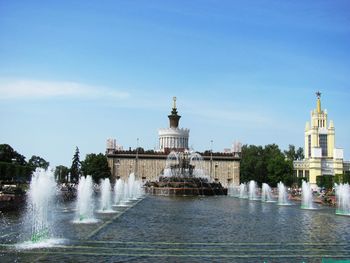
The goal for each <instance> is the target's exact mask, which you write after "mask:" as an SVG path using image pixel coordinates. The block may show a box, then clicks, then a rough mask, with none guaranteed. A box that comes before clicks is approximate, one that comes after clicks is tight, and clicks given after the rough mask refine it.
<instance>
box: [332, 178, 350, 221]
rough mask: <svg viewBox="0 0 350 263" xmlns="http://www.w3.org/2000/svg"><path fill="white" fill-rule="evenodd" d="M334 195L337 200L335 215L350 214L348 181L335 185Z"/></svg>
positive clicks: (349, 187)
mask: <svg viewBox="0 0 350 263" xmlns="http://www.w3.org/2000/svg"><path fill="white" fill-rule="evenodd" d="M335 195H336V198H337V199H336V200H337V209H336V211H335V213H336V214H337V215H347V216H349V215H350V186H349V184H348V183H346V184H339V185H337V184H336V185H335Z"/></svg>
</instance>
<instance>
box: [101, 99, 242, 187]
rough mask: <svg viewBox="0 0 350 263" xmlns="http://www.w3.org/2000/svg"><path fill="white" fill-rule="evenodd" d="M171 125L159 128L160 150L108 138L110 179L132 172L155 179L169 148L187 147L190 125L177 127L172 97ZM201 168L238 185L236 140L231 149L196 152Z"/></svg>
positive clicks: (212, 175)
mask: <svg viewBox="0 0 350 263" xmlns="http://www.w3.org/2000/svg"><path fill="white" fill-rule="evenodd" d="M168 118H169V122H170V125H169V126H170V127H169V128H166V129H160V130H159V132H158V135H159V150H158V151H153V150H150V151H145V150H143V149H142V148H137V149H133V150H131V149H129V150H127V151H125V150H123V148H122V147H121V146H118V145H117V144H116V141H115V139H108V140H107V149H106V156H107V160H108V165H109V167H110V169H111V174H112V181H114V180H115V179H118V178H122V179H126V178H128V176H129V175H130V174H131V173H135V176H136V177H138V178H140V179H142V180H143V181H155V180H157V179H158V177H159V176H160V175H162V174H163V171H164V168H165V167H166V161H167V158H168V154H169V153H170V152H171V151H176V152H183V151H188V140H189V129H180V128H179V120H180V118H181V116H179V115H178V112H177V108H176V98H175V97H174V102H173V107H172V111H171V114H170V115H168ZM199 154H200V155H201V156H202V158H203V160H202V168H204V170H205V171H206V173H207V174H206V175H209V176H210V177H211V178H212V179H213V180H215V181H218V182H220V183H221V184H222V185H223V186H224V187H226V186H228V185H229V184H235V185H239V183H240V182H239V177H240V147H237V145H236V144H235V145H234V147H233V149H232V151H231V152H222V153H221V152H220V153H213V152H212V151H206V152H203V153H199Z"/></svg>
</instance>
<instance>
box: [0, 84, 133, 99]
mask: <svg viewBox="0 0 350 263" xmlns="http://www.w3.org/2000/svg"><path fill="white" fill-rule="evenodd" d="M54 97H74V98H88V99H94V98H112V99H125V98H128V97H129V93H127V92H123V91H117V90H114V89H111V88H106V87H98V86H90V85H85V84H81V83H77V82H64V81H62V82H57V81H39V80H12V81H11V80H10V81H9V80H0V99H45V98H54Z"/></svg>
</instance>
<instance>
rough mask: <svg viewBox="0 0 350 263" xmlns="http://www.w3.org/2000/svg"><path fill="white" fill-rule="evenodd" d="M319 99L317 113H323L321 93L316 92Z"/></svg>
mask: <svg viewBox="0 0 350 263" xmlns="http://www.w3.org/2000/svg"><path fill="white" fill-rule="evenodd" d="M316 97H317V113H321V92H319V91H317V92H316Z"/></svg>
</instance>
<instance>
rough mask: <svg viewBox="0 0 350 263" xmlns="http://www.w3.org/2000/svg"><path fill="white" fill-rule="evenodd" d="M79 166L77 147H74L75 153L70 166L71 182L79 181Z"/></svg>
mask: <svg viewBox="0 0 350 263" xmlns="http://www.w3.org/2000/svg"><path fill="white" fill-rule="evenodd" d="M80 168H81V162H80V157H79V148H78V147H76V148H75V153H74V156H73V159H72V166H71V167H70V180H71V182H73V183H76V182H78V181H79V176H80V174H81V171H80Z"/></svg>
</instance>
